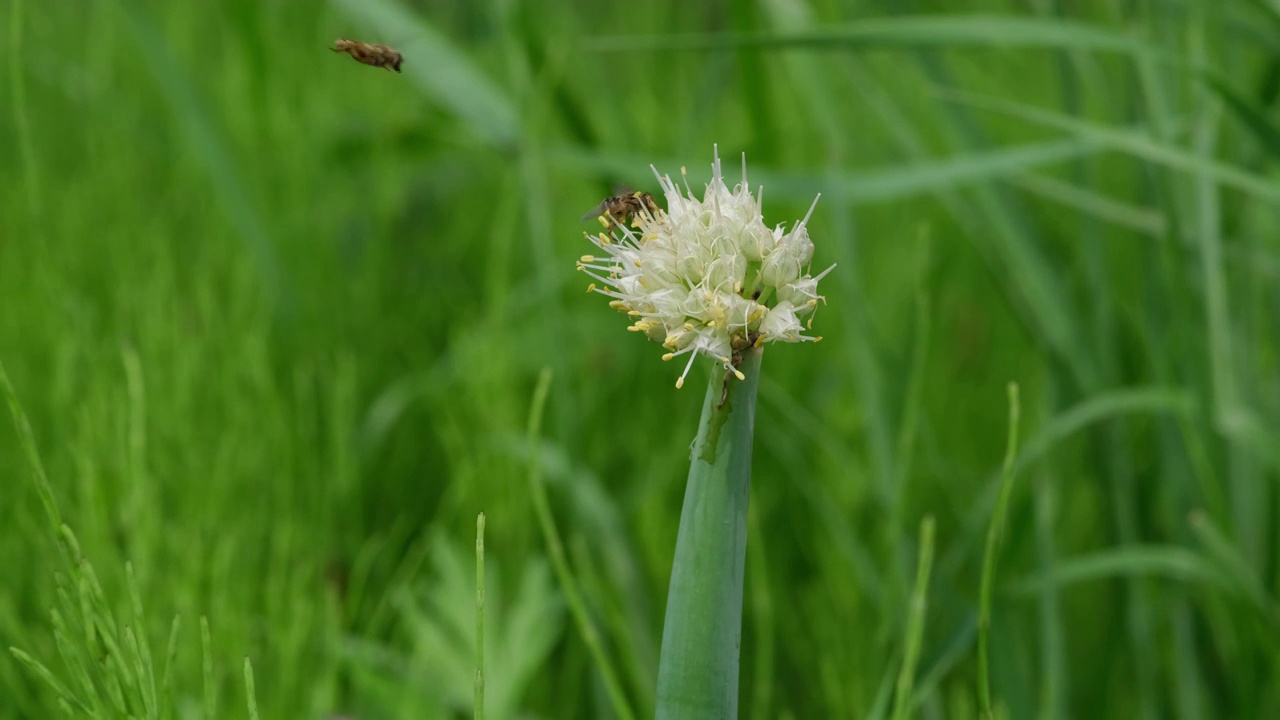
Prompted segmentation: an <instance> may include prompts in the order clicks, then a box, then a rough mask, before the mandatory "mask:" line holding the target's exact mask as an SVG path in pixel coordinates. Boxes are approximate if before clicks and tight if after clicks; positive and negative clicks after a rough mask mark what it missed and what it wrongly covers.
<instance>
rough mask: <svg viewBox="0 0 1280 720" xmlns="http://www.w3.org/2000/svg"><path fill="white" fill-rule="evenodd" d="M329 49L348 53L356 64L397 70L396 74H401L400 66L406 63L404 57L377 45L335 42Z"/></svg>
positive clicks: (348, 41)
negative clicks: (360, 63)
mask: <svg viewBox="0 0 1280 720" xmlns="http://www.w3.org/2000/svg"><path fill="white" fill-rule="evenodd" d="M329 49H330V50H332V51H334V52H340V53H346V54H347V55H350V56H351V57H352V58H354V59H355V60H356V62H362V63H364V64H365V65H372V66H373V67H380V68H386V69H388V70H395V71H396V72H400V64H401V63H403V62H404V56H403V55H401V54H400V53H398V52H396V51H395V50H392V49H391V48H389V47H387V46H386V45H379V44H377V43H364V42H360V41H358V40H335V41H334V43H333V47H331V48H329Z"/></svg>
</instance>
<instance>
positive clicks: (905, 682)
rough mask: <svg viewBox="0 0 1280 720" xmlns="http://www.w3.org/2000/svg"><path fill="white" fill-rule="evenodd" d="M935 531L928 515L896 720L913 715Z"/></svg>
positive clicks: (895, 705)
mask: <svg viewBox="0 0 1280 720" xmlns="http://www.w3.org/2000/svg"><path fill="white" fill-rule="evenodd" d="M933 530H934V522H933V516H929V517H926V518H925V519H924V521H923V522H921V523H920V559H919V565H918V566H917V567H916V586H915V590H914V591H913V592H912V593H911V608H910V610H909V611H908V612H909V613H910V616H909V617H908V618H907V642H906V652H905V655H904V657H903V659H902V672H901V673H899V675H898V689H897V692H896V694H895V698H894V701H893V720H907V718H908V717H910V715H911V688H912V686H913V685H914V684H915V679H916V664H917V663H918V662H919V661H920V643H921V642H922V641H923V639H924V622H925V609H926V607H927V600H928V596H929V573H930V572H931V571H932V569H933Z"/></svg>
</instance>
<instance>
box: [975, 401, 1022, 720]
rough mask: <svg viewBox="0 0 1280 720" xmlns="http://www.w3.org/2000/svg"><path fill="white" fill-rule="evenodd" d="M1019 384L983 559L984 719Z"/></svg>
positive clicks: (980, 647)
mask: <svg viewBox="0 0 1280 720" xmlns="http://www.w3.org/2000/svg"><path fill="white" fill-rule="evenodd" d="M1020 412H1021V410H1020V406H1019V403H1018V384H1017V383H1009V443H1008V446H1007V447H1006V449H1005V455H1004V472H1003V473H1002V474H1001V478H1000V499H999V500H997V501H996V510H995V514H994V515H993V516H992V517H991V527H990V529H989V530H988V532H987V549H986V552H984V553H983V555H982V598H981V601H980V605H979V609H978V692H979V697H980V701H981V711H982V717H983V718H992V717H994V715H993V713H992V709H991V660H990V657H989V650H988V643H989V640H990V638H989V637H988V635H989V634H990V631H991V590H992V587H993V586H994V584H995V575H996V553H997V551H998V550H999V546H1000V532H1001V530H1003V529H1004V516H1005V513H1007V512H1008V510H1009V495H1010V494H1011V491H1012V490H1013V467H1014V465H1013V461H1014V458H1016V457H1017V456H1018V415H1019V414H1020Z"/></svg>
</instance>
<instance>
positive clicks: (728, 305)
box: [578, 152, 835, 388]
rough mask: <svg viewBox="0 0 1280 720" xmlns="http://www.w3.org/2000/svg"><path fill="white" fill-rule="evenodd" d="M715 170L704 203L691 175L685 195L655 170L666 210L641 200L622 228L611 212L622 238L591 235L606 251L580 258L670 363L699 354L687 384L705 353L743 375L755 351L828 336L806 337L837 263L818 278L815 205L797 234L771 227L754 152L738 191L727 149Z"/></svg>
mask: <svg viewBox="0 0 1280 720" xmlns="http://www.w3.org/2000/svg"><path fill="white" fill-rule="evenodd" d="M650 167H652V166H650ZM711 167H712V178H711V182H710V183H708V184H707V190H706V193H705V194H704V195H703V198H702V200H698V199H697V198H695V197H694V195H693V192H692V191H691V190H689V185H688V180H687V178H686V181H685V183H684V185H685V192H681V191H680V190H679V189H678V188H677V187H676V186H675V184H674V183H673V182H671V178H670V177H669V176H662V175H659V174H658V171H657V169H656V168H655V169H654V171H653V172H654V175H655V176H657V177H658V182H659V184H660V185H661V186H662V190H663V192H664V194H665V195H666V205H667V209H666V211H665V212H664V211H662V210H661V209H657V210H654V208H655V207H656V204H654V203H645V202H635V203H634V205H636V206H637V207H636V209H637V211H636V212H634V213H629V214H628V216H629V217H631V218H632V221H631V222H630V227H629V226H628V225H627V223H626V222H625V217H627V216H624V222H615V220H614V218H613V217H612V216H610V215H608V214H605V215H601V217H600V222H601V224H603V225H605V227H606V228H608V229H610V230H611V233H612V234H608V233H604V232H602V233H599V234H597V235H594V236H593V235H587V239H589V240H590V241H591V242H592V243H593V244H594V245H595V246H596V247H598V248H599V249H600V251H601V253H602V255H584V256H583V257H582V258H581V260H580V261H579V262H578V269H579V270H581V271H583V272H585V273H586V274H588V275H590V276H591V277H592V278H594V279H595V280H596V281H597V282H598V283H599V285H597V284H596V283H592V284H591V285H590V286H589V287H588V290H589V291H595V292H598V293H601V294H603V295H608V296H609V297H611V298H613V301H612V302H611V303H609V305H610V306H611V307H614V308H616V309H618V310H621V311H623V312H625V313H627V315H629V316H631V317H632V318H634V319H635V320H634V323H633V324H632V325H631V327H630V328H628V329H629V330H632V331H634V332H642V333H644V334H645V335H646V336H648V337H649V339H650V340H654V341H657V342H660V343H662V346H663V347H664V348H666V349H667V353H666V354H665V355H663V356H662V359H663V360H671V359H672V358H675V357H679V356H681V355H689V361H688V362H687V363H686V364H685V367H684V372H682V373H681V374H680V378H679V379H678V380H677V381H676V387H677V388H678V387H681V386H682V385H684V379H685V376H686V375H688V374H689V368H690V367H691V366H692V365H693V358H694V357H696V356H697V355H698V354H699V353H701V354H703V355H706V356H708V357H711V358H714V359H715V360H716V361H717V362H719V363H721V364H723V365H724V367H725V368H726V369H727V370H729V371H730V372H732V373H734V374H735V375H736V376H737V377H738V379H742V377H743V375H742V373H741V372H740V371H739V370H738V369H737V368H736V367H734V366H735V364H736V361H735V356H736V355H737V354H738V353H740V352H741V351H743V350H745V349H747V348H749V347H753V346H754V347H760V346H761V345H763V344H764V343H767V342H775V341H782V342H793V343H794V342H803V341H817V340H821V339H822V338H820V337H814V336H810V335H805V334H804V331H805V329H806V327H807V326H802V325H801V322H800V321H801V320H802V319H804V318H805V317H806V316H809V315H811V313H812V312H813V310H814V308H816V307H817V305H818V301H819V300H822V301H824V302H825V300H826V299H825V298H823V297H822V296H821V295H819V294H818V281H819V280H821V279H822V278H823V276H825V275H826V274H827V273H829V272H831V270H832V268H834V267H835V265H832V266H831V267H829V268H827V269H826V270H823V271H822V272H821V273H819V274H818V275H817V276H811V275H810V274H809V269H810V268H809V266H810V261H811V260H812V259H813V242H812V241H811V240H809V232H808V230H807V229H806V228H805V225H806V223H807V222H808V220H809V215H811V214H812V213H813V207H812V206H811V207H810V208H809V214H806V215H805V217H804V220H801V221H800V222H798V223H796V224H795V226H794V227H792V228H791V230H790V231H788V232H783V229H782V226H778V227H776V228H774V229H772V230H770V229H769V228H768V227H767V226H765V224H764V220H763V218H762V217H761V215H760V203H761V199H762V198H763V195H764V193H763V190H761V191H760V193H759V196H753V195H752V194H751V192H750V191H749V190H748V188H747V165H746V158H745V156H744V158H743V163H742V182H740V183H739V184H738V185H737V187H735V188H734V189H733V191H732V192H731V191H730V190H729V188H728V187H726V186H725V184H724V178H723V176H722V175H721V172H720V157H719V153H718V152H717V153H716V155H715V162H714V163H713V164H712V166H711ZM681 173H682V174H683V173H684V170H683V168H682V169H681ZM639 198H640V196H639V195H637V196H635V199H636V200H639ZM817 203H818V200H817V198H814V201H813V204H814V205H815V206H816V205H817ZM645 206H647V207H645ZM633 228H634V229H633ZM808 326H809V327H811V326H812V317H810V318H809V323H808Z"/></svg>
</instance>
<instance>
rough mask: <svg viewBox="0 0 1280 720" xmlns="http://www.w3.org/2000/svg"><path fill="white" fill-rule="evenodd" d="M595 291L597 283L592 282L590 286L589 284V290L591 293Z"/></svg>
mask: <svg viewBox="0 0 1280 720" xmlns="http://www.w3.org/2000/svg"><path fill="white" fill-rule="evenodd" d="M595 291H596V284H595V283H591V284H590V285H588V286H587V292H589V293H593V292H595Z"/></svg>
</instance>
